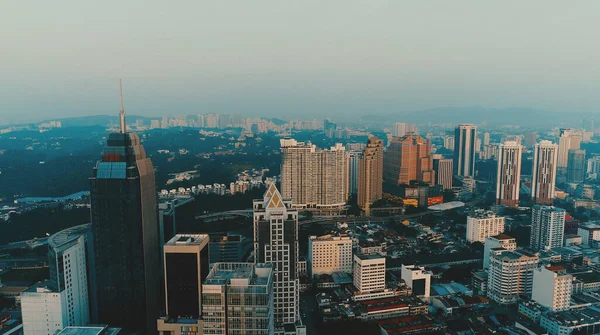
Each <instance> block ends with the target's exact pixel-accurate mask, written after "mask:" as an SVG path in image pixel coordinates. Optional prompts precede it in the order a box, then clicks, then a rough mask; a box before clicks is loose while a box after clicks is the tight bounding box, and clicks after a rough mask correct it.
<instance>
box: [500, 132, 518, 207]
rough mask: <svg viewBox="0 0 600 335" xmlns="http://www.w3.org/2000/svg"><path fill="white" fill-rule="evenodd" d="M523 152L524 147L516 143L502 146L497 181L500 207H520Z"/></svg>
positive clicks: (510, 142)
mask: <svg viewBox="0 0 600 335" xmlns="http://www.w3.org/2000/svg"><path fill="white" fill-rule="evenodd" d="M522 150H523V147H522V146H520V145H518V144H517V143H516V142H514V141H506V142H504V144H500V148H499V149H498V151H499V157H498V176H497V179H496V203H497V204H499V205H505V206H508V207H518V206H519V191H520V188H521V153H522Z"/></svg>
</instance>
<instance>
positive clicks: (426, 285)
mask: <svg viewBox="0 0 600 335" xmlns="http://www.w3.org/2000/svg"><path fill="white" fill-rule="evenodd" d="M400 275H401V276H402V280H404V282H405V283H406V286H408V287H410V288H411V289H412V293H413V295H416V296H419V297H425V298H429V293H430V287H431V275H432V273H431V271H426V270H425V268H424V267H421V266H416V265H404V264H402V268H401V270H400Z"/></svg>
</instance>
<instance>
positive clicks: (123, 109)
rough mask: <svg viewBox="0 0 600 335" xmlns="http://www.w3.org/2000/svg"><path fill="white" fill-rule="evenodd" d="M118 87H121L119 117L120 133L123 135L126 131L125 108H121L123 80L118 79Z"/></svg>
mask: <svg viewBox="0 0 600 335" xmlns="http://www.w3.org/2000/svg"><path fill="white" fill-rule="evenodd" d="M119 86H120V87H121V112H120V113H119V116H120V117H121V133H122V134H125V132H126V131H127V127H126V126H125V108H124V107H123V80H121V79H119Z"/></svg>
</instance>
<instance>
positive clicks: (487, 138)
mask: <svg viewBox="0 0 600 335" xmlns="http://www.w3.org/2000/svg"><path fill="white" fill-rule="evenodd" d="M483 145H490V133H483Z"/></svg>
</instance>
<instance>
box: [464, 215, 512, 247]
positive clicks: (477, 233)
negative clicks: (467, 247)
mask: <svg viewBox="0 0 600 335" xmlns="http://www.w3.org/2000/svg"><path fill="white" fill-rule="evenodd" d="M504 222H505V218H504V217H503V216H496V213H495V212H493V211H486V210H476V211H473V212H471V213H470V214H469V215H468V216H467V241H469V242H481V243H484V242H485V239H486V238H488V237H490V236H495V235H498V234H500V233H502V232H504Z"/></svg>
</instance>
